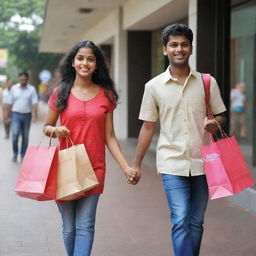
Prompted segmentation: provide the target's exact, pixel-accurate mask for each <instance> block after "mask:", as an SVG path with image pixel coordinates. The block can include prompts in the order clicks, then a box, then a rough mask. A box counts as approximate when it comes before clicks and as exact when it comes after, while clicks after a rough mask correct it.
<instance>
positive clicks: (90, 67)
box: [72, 48, 96, 78]
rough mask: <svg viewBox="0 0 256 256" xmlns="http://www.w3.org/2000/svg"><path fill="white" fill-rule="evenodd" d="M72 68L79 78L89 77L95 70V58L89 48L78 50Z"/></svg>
mask: <svg viewBox="0 0 256 256" xmlns="http://www.w3.org/2000/svg"><path fill="white" fill-rule="evenodd" d="M72 66H73V67H74V69H75V70H76V75H78V76H80V77H84V78H85V77H91V76H92V74H93V72H94V71H95V69H96V57H95V55H94V54H93V51H92V49H90V48H80V49H79V50H78V52H77V54H76V56H75V58H74V60H73V63H72Z"/></svg>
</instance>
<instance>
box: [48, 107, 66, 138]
mask: <svg viewBox="0 0 256 256" xmlns="http://www.w3.org/2000/svg"><path fill="white" fill-rule="evenodd" d="M58 118H59V112H58V111H55V110H53V109H52V108H50V107H48V113H47V116H46V119H45V125H44V133H45V135H46V136H49V137H50V136H51V134H52V137H53V138H56V137H66V136H69V130H68V128H67V127H66V126H57V127H55V125H56V123H57V120H58Z"/></svg>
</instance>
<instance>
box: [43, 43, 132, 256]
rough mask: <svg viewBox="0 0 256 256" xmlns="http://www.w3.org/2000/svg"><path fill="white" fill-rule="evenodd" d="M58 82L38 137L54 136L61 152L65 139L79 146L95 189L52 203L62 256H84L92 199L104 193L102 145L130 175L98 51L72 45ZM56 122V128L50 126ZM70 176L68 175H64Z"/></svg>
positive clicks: (112, 94) (89, 237) (114, 98)
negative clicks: (59, 220) (94, 178)
mask: <svg viewBox="0 0 256 256" xmlns="http://www.w3.org/2000/svg"><path fill="white" fill-rule="evenodd" d="M60 74H61V76H62V81H61V83H60V86H59V87H57V88H56V89H55V90H54V91H53V93H52V95H51V97H50V99H49V102H48V105H49V108H48V114H47V118H46V121H45V128H44V131H45V132H46V133H47V135H48V136H50V134H51V133H53V136H57V137H58V138H59V141H60V149H64V148H66V141H65V137H67V136H70V138H71V140H72V141H73V143H74V144H75V145H76V144H84V146H85V148H86V151H87V153H88V156H89V159H90V161H91V164H92V167H93V169H94V171H95V174H96V176H97V178H98V181H99V183H100V185H99V186H97V187H96V188H93V189H91V190H89V191H88V192H86V193H84V195H83V196H81V198H79V199H76V200H72V201H68V202H59V201H58V202H57V206H58V208H59V211H60V213H61V216H62V223H63V229H62V233H63V240H64V244H65V248H66V251H67V255H68V256H79V255H83V256H89V255H90V254H91V249H92V245H93V240H94V226H95V215H96V208H97V204H98V199H99V196H100V194H101V193H103V189H104V179H105V171H106V163H105V144H106V145H107V147H108V149H109V151H110V152H111V153H112V155H113V157H114V158H115V160H116V161H117V163H118V164H119V166H120V167H121V169H122V170H123V172H124V174H125V176H126V178H127V179H129V180H132V177H133V171H132V170H131V168H129V166H128V164H127V162H126V160H125V159H124V157H123V154H122V152H121V148H120V145H119V142H118V140H117V139H116V136H115V131H114V126H113V110H114V109H115V108H116V104H117V100H118V95H117V93H116V90H115V88H114V84H113V81H112V79H111V78H110V75H109V71H108V69H107V66H106V64H105V60H104V57H103V55H102V52H101V51H100V49H99V48H98V47H97V46H96V45H95V44H94V43H93V42H91V41H87V40H85V41H81V42H79V43H77V44H76V45H75V46H74V47H73V48H72V49H71V50H70V52H69V53H68V54H67V55H66V57H65V58H64V61H63V63H62V65H61V67H60ZM59 117H60V126H57V127H56V126H55V125H56V122H57V120H58V118H59ZM70 171H72V170H70Z"/></svg>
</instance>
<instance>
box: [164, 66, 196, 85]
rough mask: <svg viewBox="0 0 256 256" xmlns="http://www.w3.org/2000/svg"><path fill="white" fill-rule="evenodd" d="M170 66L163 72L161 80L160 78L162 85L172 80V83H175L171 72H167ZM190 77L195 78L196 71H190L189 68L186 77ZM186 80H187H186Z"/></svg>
mask: <svg viewBox="0 0 256 256" xmlns="http://www.w3.org/2000/svg"><path fill="white" fill-rule="evenodd" d="M169 68H170V66H168V67H167V69H166V70H165V72H164V74H163V78H162V81H163V83H164V84H166V83H167V82H168V81H170V80H172V81H177V79H176V78H174V77H173V76H172V75H171V72H170V70H169ZM190 76H196V71H195V70H193V69H191V68H190V72H189V75H188V78H189V77H190ZM188 78H187V79H188Z"/></svg>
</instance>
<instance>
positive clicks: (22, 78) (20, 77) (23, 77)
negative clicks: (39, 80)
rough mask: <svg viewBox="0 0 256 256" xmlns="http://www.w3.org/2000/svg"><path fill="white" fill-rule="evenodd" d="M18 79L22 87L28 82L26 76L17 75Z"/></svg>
mask: <svg viewBox="0 0 256 256" xmlns="http://www.w3.org/2000/svg"><path fill="white" fill-rule="evenodd" d="M19 81H20V85H21V86H22V87H25V86H26V85H27V84H28V77H27V76H24V75H21V76H19Z"/></svg>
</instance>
